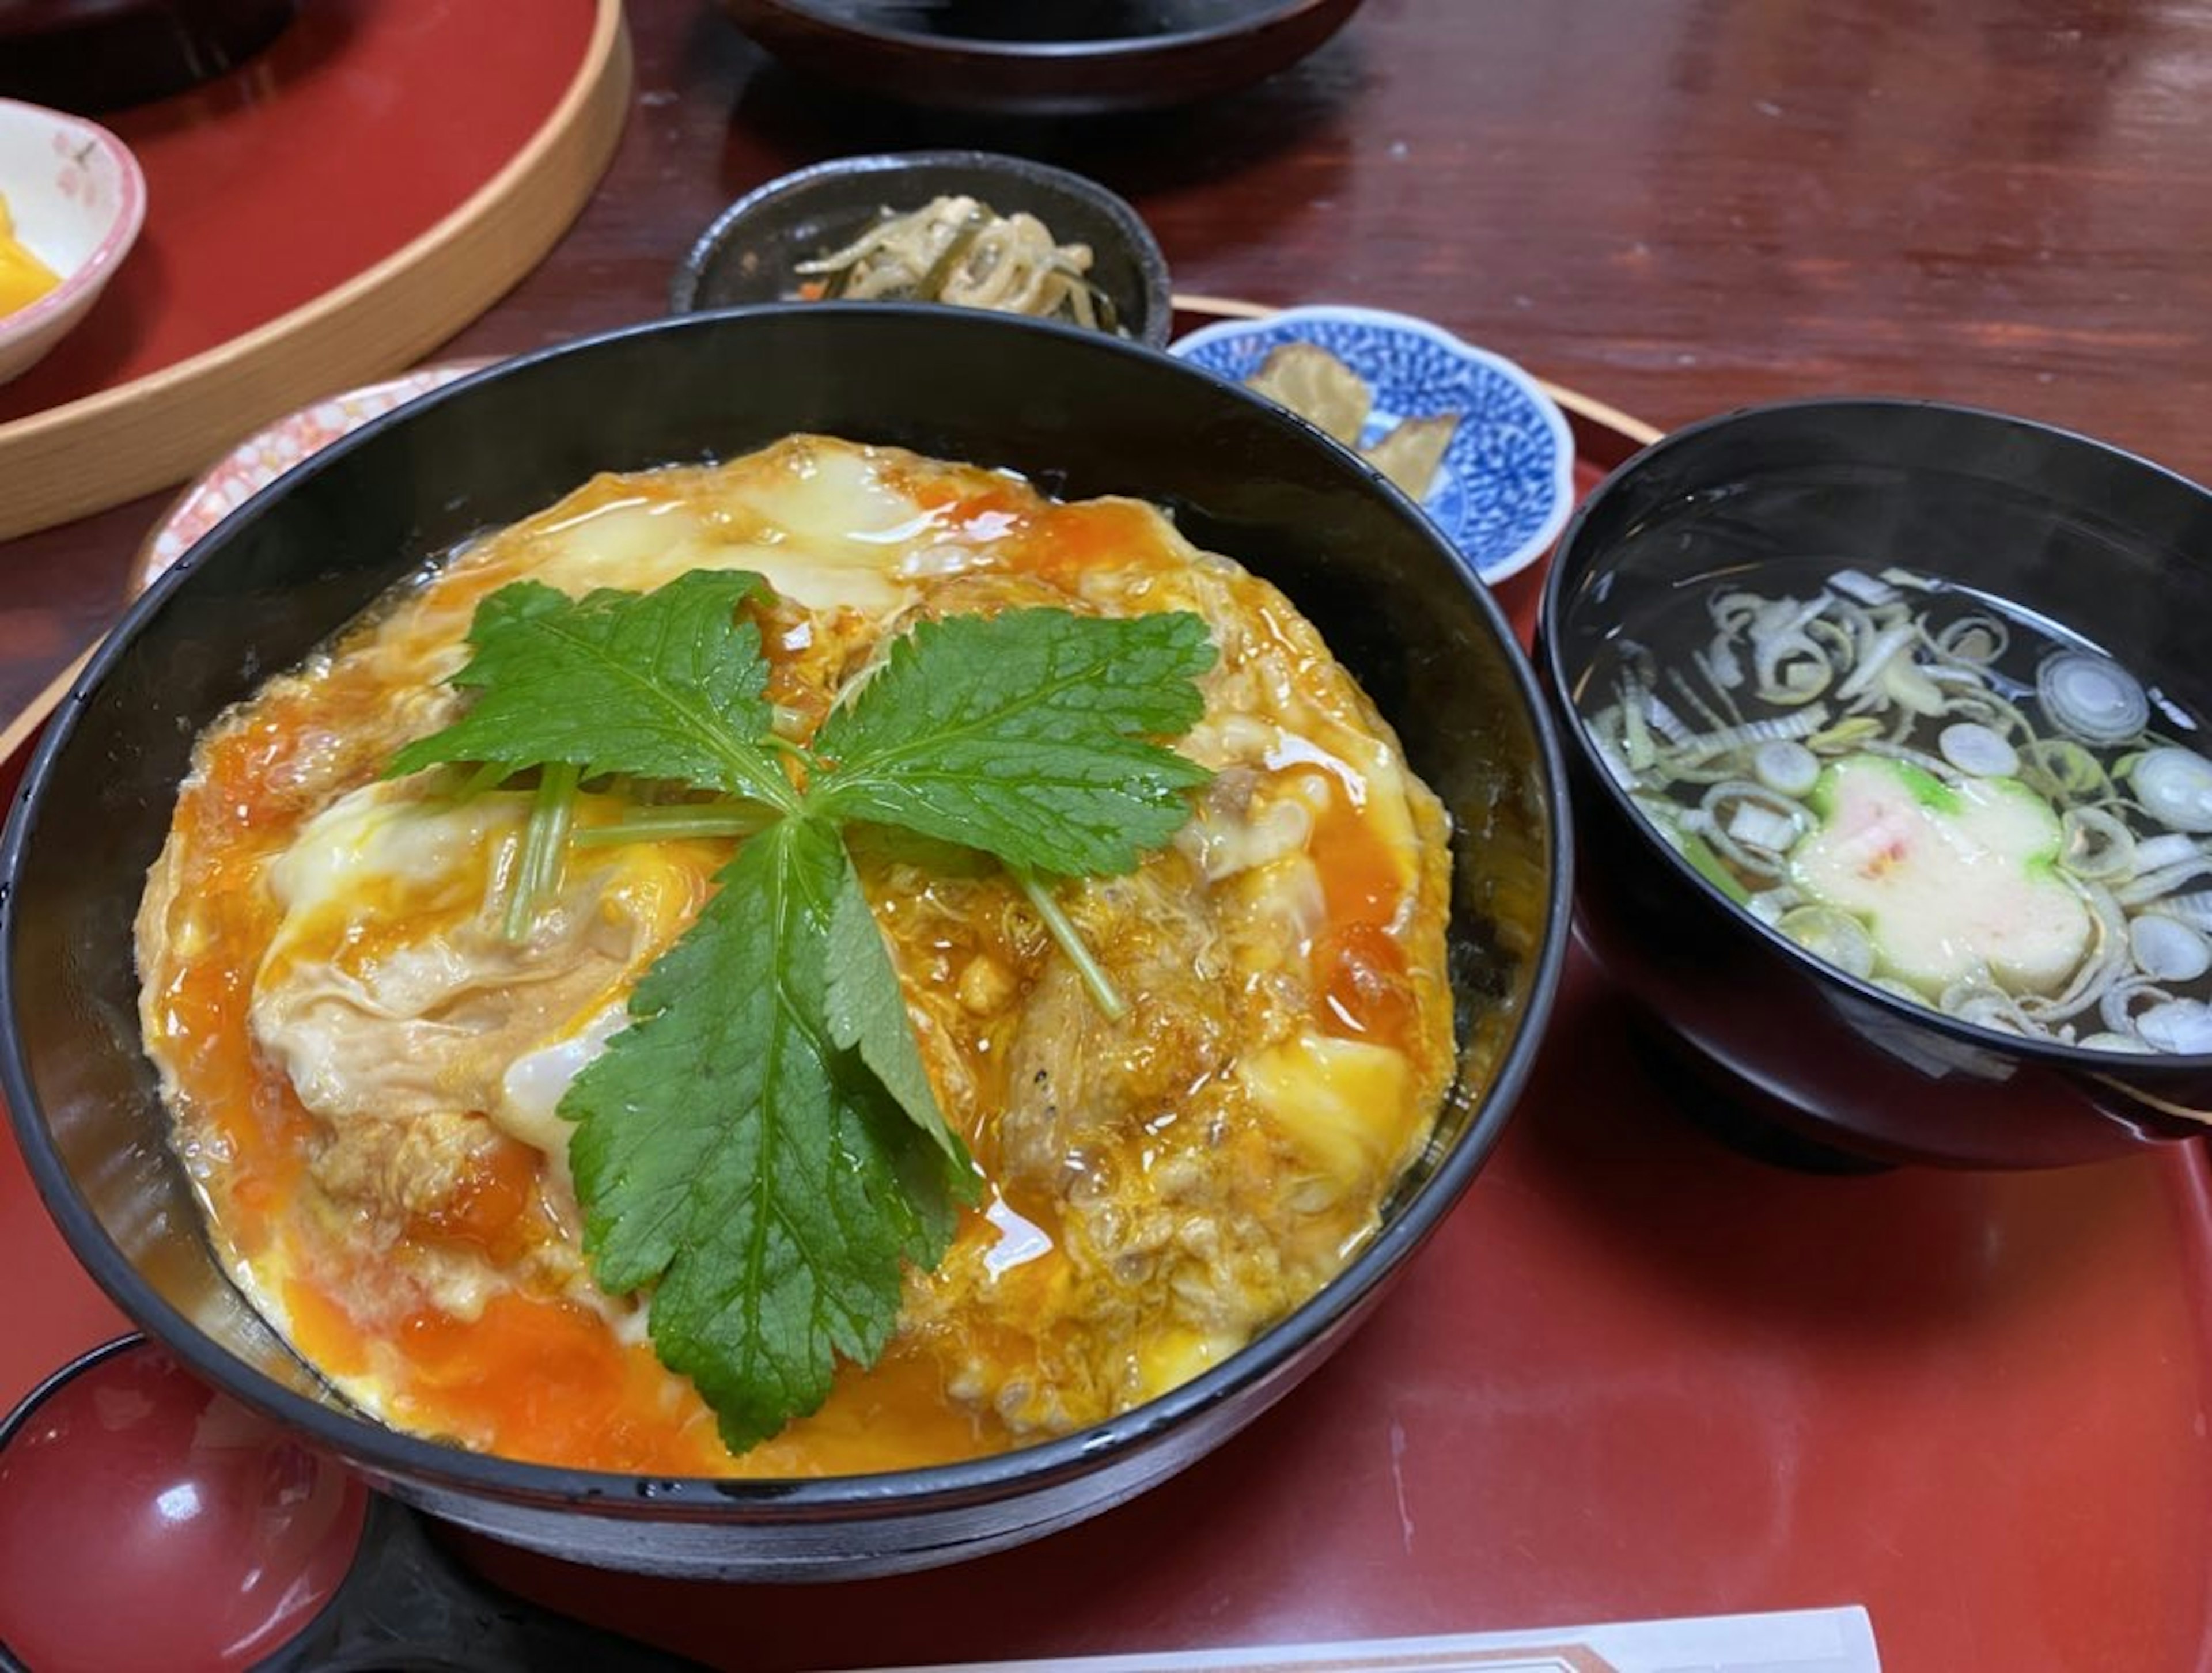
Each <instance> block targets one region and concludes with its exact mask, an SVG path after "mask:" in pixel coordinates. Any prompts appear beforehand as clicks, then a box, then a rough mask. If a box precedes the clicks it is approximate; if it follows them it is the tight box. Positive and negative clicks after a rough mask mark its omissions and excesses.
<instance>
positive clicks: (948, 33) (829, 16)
mask: <svg viewBox="0 0 2212 1673" xmlns="http://www.w3.org/2000/svg"><path fill="white" fill-rule="evenodd" d="M1360 3H1361V0H722V5H723V9H725V10H726V11H727V12H728V13H729V14H730V15H731V17H732V18H733V19H734V20H735V21H736V22H737V25H738V27H739V28H741V29H743V30H744V32H745V33H747V34H749V35H750V36H751V37H752V38H753V39H755V40H757V41H758V42H759V43H760V44H761V45H763V46H764V47H766V48H767V49H768V50H769V52H773V53H775V55H776V57H778V58H781V59H783V60H784V61H785V62H786V63H787V64H790V65H791V66H792V67H793V69H796V70H803V71H805V73H806V74H808V75H810V76H817V77H819V78H820V79H821V80H823V81H824V82H829V83H831V84H833V85H836V86H839V87H845V88H851V89H852V90H853V91H854V92H856V93H863V94H868V95H870V96H872V97H873V98H878V99H888V100H897V101H898V102H900V103H902V104H907V105H915V106H923V107H925V108H928V109H935V110H945V111H958V112H965V113H968V114H970V115H980V116H993V117H1030V118H1038V117H1042V118H1060V117H1091V116H1098V115H1102V114H1104V113H1107V112H1122V111H1148V110H1160V109H1165V108H1167V107H1170V106H1179V105H1193V104H1197V103H1199V102H1200V101H1202V100H1207V99H1212V98H1218V97H1220V96H1221V95H1223V94H1230V93H1233V92H1235V91H1237V89H1238V88H1244V87H1249V85H1251V84H1252V83H1253V82H1258V81H1261V80H1264V79H1265V78H1266V77H1267V76H1272V75H1273V74H1274V73H1275V72H1276V71H1278V70H1285V69H1287V68H1289V67H1290V66H1291V65H1292V64H1296V63H1297V62H1298V60H1300V59H1301V58H1304V57H1305V56H1306V55H1307V54H1308V53H1310V52H1314V51H1316V49H1317V48H1319V47H1320V46H1321V45H1322V44H1323V43H1324V42H1326V41H1327V40H1328V39H1329V37H1330V36H1332V35H1334V33H1336V32H1337V31H1338V30H1339V29H1340V28H1342V27H1344V25H1345V23H1346V21H1348V20H1349V19H1350V18H1351V16H1352V13H1353V12H1355V11H1357V10H1358V9H1359V6H1360Z"/></svg>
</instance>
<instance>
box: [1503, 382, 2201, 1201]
mask: <svg viewBox="0 0 2212 1673" xmlns="http://www.w3.org/2000/svg"><path fill="white" fill-rule="evenodd" d="M1807 556H1817V557H1820V558H1821V559H1822V560H1824V561H1826V560H1832V561H1833V562H1834V563H1835V565H1836V566H1837V567H1844V566H1850V567H1857V568H1858V569H1861V570H1863V571H1865V572H1867V573H1869V574H1874V573H1879V572H1881V570H1882V569H1884V568H1886V567H1889V566H1891V565H1898V564H1901V565H1903V566H1905V567H1907V568H1910V569H1912V570H1916V571H1917V572H1919V573H1923V574H1928V575H1932V576H1936V577H1940V578H1942V579H1947V580H1951V581H1955V582H1959V583H1961V584H1963V585H1966V586H1969V587H1972V588H1976V589H1979V590H1981V591H1984V592H1986V593H1987V594H1989V595H1990V596H1992V597H1996V598H2000V599H2004V600H2007V601H2009V602H2010V603H2013V604H2014V605H2015V606H2017V607H2019V608H2021V609H2025V610H2027V611H2028V612H2030V613H2032V614H2035V615H2041V616H2042V617H2044V618H2045V619H2047V620H2048V621H2052V622H2055V623H2057V624H2059V625H2060V626H2062V627H2064V628H2066V629H2069V630H2070V631H2071V632H2072V633H2076V634H2080V635H2082V636H2084V637H2086V638H2087V639H2089V640H2091V641H2092V642H2093V643H2094V644H2096V645H2098V646H2100V647H2101V648H2103V649H2104V650H2105V651H2106V652H2107V653H2108V654H2109V655H2111V656H2112V657H2114V658H2117V659H2118V660H2119V661H2120V662H2122V663H2123V664H2126V665H2127V666H2128V667H2130V669H2131V670H2133V671H2134V672H2135V673H2136V675H2137V676H2139V677H2141V678H2142V679H2144V680H2146V681H2147V682H2154V683H2155V684H2156V685H2157V686H2158V687H2159V688H2160V689H2162V690H2163V691H2164V692H2165V693H2166V694H2167V695H2168V696H2169V697H2171V698H2172V700H2174V701H2175V702H2176V703H2177V704H2179V706H2180V707H2181V708H2182V709H2184V710H2185V711H2187V712H2191V713H2193V714H2195V715H2197V716H2200V717H2203V716H2212V661H2208V659H2207V658H2205V656H2204V652H2203V633H2204V624H2205V623H2206V622H2207V621H2212V494H2208V493H2207V492H2206V491H2205V490H2204V489H2203V488H2200V487H2198V486H2197V485H2196V484H2195V483H2193V482H2187V481H2185V480H2184V479H2182V478H2181V477H2179V476H2174V475H2173V474H2172V473H2171V472H2169V471H2166V470H2161V469H2160V468H2159V467H2158V466H2156V465H2153V464H2147V463H2146V462H2144V461H2143V460H2142V459H2139V458H2134V457H2132V456H2131V455H2129V454H2126V453H2123V452H2119V451H2118V450H2117V449H2114V448H2112V447H2108V446H2105V445H2104V444H2102V443H2100V442H2096V441H2092V440H2088V439H2085V438H2083V437H2081V436H2077V435H2073V434H2069V433H2066V432H2063V431H2060V430H2056V429H2052V428H2051V427H2047V426H2045V425H2041V424H2036V423H2032V422H2029V421H2026V420H2023V419H2017V418H2008V417H2004V416H2001V415H1997V414H1994V413H1987V412H1978V411H1972V410H1968V409H1962V408H1957V407H1947V406H1941V405H1937V404H1934V403H1926V402H1907V401H1875V400H1844V399H1838V400H1826V401H1808V402H1795V403H1785V404H1782V405H1778V406H1771V407H1763V408H1754V409H1749V410H1747V411H1743V412H1739V413H1735V414H1732V415H1728V416H1725V417H1722V418H1716V419H1713V420H1711V421H1707V422H1705V423H1703V424H1699V425H1696V426H1693V427H1691V428H1689V429H1686V430H1682V431H1680V432H1677V433H1675V434H1674V435H1672V436H1670V437H1668V439H1665V440H1664V441H1662V442H1659V443H1657V444H1656V445H1654V446H1651V447H1650V448H1647V449H1646V450H1645V451H1644V452H1642V453H1640V454H1638V456H1637V457H1636V458H1633V459H1632V460H1631V461H1629V463H1628V464H1626V465H1624V466H1622V467H1621V468H1620V470H1618V471H1616V472H1614V474H1613V476H1611V477H1610V478H1609V479H1608V480H1607V482H1605V483H1604V484H1603V485H1602V486H1601V488H1599V490H1598V491H1597V493H1596V494H1594V495H1592V496H1591V498H1590V499H1589V500H1588V501H1587V502H1586V503H1585V504H1584V506H1583V508H1582V509H1581V511H1580V512H1577V515H1576V517H1575V518H1574V520H1573V521H1572V522H1571V523H1570V524H1568V526H1567V531H1566V533H1565V536H1562V538H1561V540H1560V543H1559V553H1558V556H1557V557H1556V559H1555V560H1554V561H1553V568H1552V572H1551V574H1550V576H1549V578H1548V579H1547V585H1546V587H1545V592H1544V599H1543V611H1542V625H1541V646H1540V651H1539V661H1540V666H1541V670H1542V673H1543V676H1544V679H1545V682H1546V685H1547V691H1548V694H1549V696H1550V698H1551V700H1552V702H1553V708H1554V711H1555V712H1556V714H1557V715H1558V717H1559V721H1560V723H1561V731H1562V733H1563V735H1564V736H1563V747H1564V748H1565V753H1566V757H1567V767H1568V779H1569V784H1570V786H1571V796H1572V800H1573V803H1574V808H1575V812H1576V815H1577V832H1578V833H1579V835H1580V838H1581V842H1580V859H1579V864H1578V875H1577V878H1576V894H1577V905H1578V907H1579V910H1580V913H1581V920H1580V921H1581V926H1582V932H1583V936H1584V937H1585V938H1586V939H1587V940H1588V941H1589V944H1590V946H1591V948H1592V949H1593V950H1594V951H1595V953H1596V955H1597V956H1598V958H1599V961H1601V963H1602V964H1603V965H1604V966H1605V967H1606V969H1607V973H1608V974H1610V975H1611V976H1613V978H1614V979H1615V980H1616V981H1617V982H1619V983H1620V985H1621V986H1622V987H1623V988H1625V989H1626V991H1627V993H1628V995H1629V997H1630V998H1631V1000H1632V1003H1633V1005H1634V1007H1635V1009H1636V1012H1637V1015H1638V1017H1639V1019H1640V1021H1641V1022H1642V1024H1643V1025H1644V1034H1645V1037H1646V1039H1647V1040H1649V1041H1650V1043H1651V1044H1652V1045H1653V1046H1654V1047H1655V1048H1656V1051H1657V1052H1660V1053H1661V1054H1662V1060H1663V1061H1664V1062H1666V1063H1668V1064H1671V1065H1672V1066H1673V1067H1674V1068H1675V1069H1678V1070H1680V1071H1682V1083H1683V1086H1684V1091H1685V1095H1686V1098H1687V1099H1688V1100H1689V1101H1690V1102H1691V1104H1692V1106H1693V1107H1694V1108H1696V1109H1697V1110H1698V1111H1699V1112H1701V1113H1703V1114H1705V1115H1707V1116H1709V1117H1711V1118H1714V1119H1715V1120H1717V1122H1719V1123H1720V1124H1723V1126H1724V1127H1725V1128H1726V1129H1727V1130H1729V1132H1730V1133H1731V1134H1733V1135H1734V1136H1735V1137H1741V1138H1745V1139H1748V1140H1750V1141H1751V1142H1752V1143H1753V1144H1754V1145H1755V1146H1758V1145H1763V1144H1765V1143H1767V1142H1768V1141H1770V1140H1777V1139H1778V1141H1779V1142H1778V1143H1777V1144H1776V1145H1775V1146H1774V1149H1775V1154H1777V1155H1778V1157H1779V1158H1780V1159H1783V1160H1790V1161H1803V1162H1806V1163H1808V1164H1810V1165H1814V1166H1820V1165H1822V1164H1823V1163H1824V1162H1826V1161H1842V1160H1844V1159H1855V1160H1857V1161H1861V1162H1871V1163H1875V1164H1881V1163H1891V1162H1925V1163H1934V1164H1940V1165H1948V1166H1953V1167H1992V1168H1994V1167H2055V1166H2058V1165H2062V1164H2065V1163H2069V1162H2081V1161H2093V1160H2096V1159H2098V1158H2100V1157H2106V1156H2112V1155H2121V1154H2124V1153H2125V1152H2127V1151H2130V1150H2131V1149H2136V1148H2138V1147H2139V1146H2141V1145H2142V1144H2145V1143H2152V1142H2155V1141H2158V1140H2163V1139H2173V1138H2180V1137H2192V1136H2201V1135H2202V1134H2203V1132H2204V1130H2205V1127H2204V1124H2203V1121H2204V1120H2208V1119H2212V1058H2207V1057H2174V1056H2156V1057H2151V1056H2134V1055H2124V1054H2119V1053H2113V1052H2091V1051H2086V1050H2082V1049H2080V1048H2078V1047H2074V1046H2063V1045H2059V1044H2056V1043H2051V1042H2045V1041H2039V1040H2024V1039H2021V1038H2018V1037H2016V1036H2013V1035H2009V1034H2002V1033H1999V1032H1997V1031H1996V1030H1995V1029H1990V1028H1984V1027H1975V1026H1972V1025H1970V1024H1967V1023H1964V1022H1960V1021H1955V1020H1954V1019H1952V1018H1950V1017H1948V1016H1945V1015H1941V1014H1940V1013H1938V1012H1936V1011H1935V1010H1933V1009H1929V1008H1927V1007H1924V1006H1921V1005H1917V1004H1914V1003H1910V1002H1908V1001H1906V1000H1904V999H1901V998H1899V997H1895V996H1893V995H1891V994H1889V993H1887V992H1885V991H1882V990H1881V989H1880V988H1877V987H1875V986H1873V985H1870V984H1869V983H1866V982H1862V981H1858V980H1857V979H1853V978H1851V977H1849V976H1846V975H1844V973H1841V972H1840V971H1838V969H1836V968H1835V967H1833V966H1832V965H1829V964H1827V963H1825V962H1824V961H1820V959H1817V958H1815V957H1814V956H1813V955H1810V954H1808V953H1807V952H1805V951H1804V950H1803V949H1801V948H1799V947H1797V946H1796V944H1795V943H1792V942H1790V941H1789V940H1788V939H1787V938H1785V937H1783V936H1781V935H1780V934H1778V933H1777V932H1776V931H1774V930H1771V929H1769V928H1767V927H1766V926H1765V925H1764V924H1760V923H1759V922H1758V921H1757V920H1756V919H1755V918H1753V917H1752V916H1751V915H1750V914H1749V913H1747V912H1744V911H1743V910H1741V908H1740V907H1738V906H1735V904H1733V903H1732V902H1731V901H1730V900H1729V899H1728V898H1727V897H1726V896H1725V895H1723V894H1722V893H1721V892H1720V890H1719V889H1718V888H1715V887H1714V886H1713V884H1712V883H1711V882H1709V881H1708V880H1707V879H1706V878H1705V877H1704V876H1701V875H1700V874H1699V872H1698V871H1697V870H1695V869H1694V868H1692V866H1691V864H1689V862H1688V861H1686V860H1685V859H1684V858H1682V857H1681V856H1680V854H1678V853H1677V852H1675V851H1674V849H1673V848H1672V847H1671V846H1668V844H1667V842H1666V841H1665V840H1663V839H1662V838H1661V837H1660V836H1659V834H1658V833H1657V831H1656V827H1653V826H1652V825H1651V824H1650V822H1649V821H1646V820H1645V819H1644V817H1643V816H1642V815H1640V814H1638V812H1637V811H1636V810H1635V809H1634V808H1633V806H1632V804H1631V803H1630V801H1629V799H1628V797H1627V795H1626V792H1625V791H1623V790H1622V789H1621V788H1620V786H1619V785H1617V784H1616V783H1615V782H1614V780H1613V777H1612V775H1611V774H1610V773H1607V770H1606V768H1605V767H1604V764H1603V762H1602V761H1601V760H1600V758H1599V756H1598V755H1597V753H1596V751H1595V748H1594V747H1593V745H1592V743H1591V742H1590V738H1589V734H1588V733H1587V732H1586V731H1585V730H1583V726H1582V724H1581V723H1580V721H1579V720H1578V719H1577V718H1576V716H1575V712H1574V706H1573V695H1574V694H1575V693H1576V692H1577V691H1578V690H1579V689H1580V688H1581V687H1582V686H1583V682H1584V679H1585V676H1587V675H1588V674H1589V670H1590V669H1591V667H1592V664H1593V662H1594V661H1595V659H1596V658H1597V657H1598V655H1599V652H1600V651H1601V647H1603V646H1604V645H1605V644H1606V643H1607V641H1608V640H1609V639H1612V638H1613V636H1615V635H1616V634H1618V633H1620V632H1621V631H1622V627H1623V624H1624V623H1625V622H1628V621H1634V620H1636V619H1637V617H1638V615H1641V614H1642V613H1643V612H1644V611H1645V610H1647V609H1650V607H1651V606H1652V604H1653V603H1655V601H1657V600H1659V599H1662V598H1663V597H1667V596H1668V595H1669V594H1671V593H1674V592H1675V591H1679V590H1685V589H1686V590H1690V591H1696V592H1699V593H1702V592H1703V591H1705V590H1706V589H1707V588H1708V587H1709V586H1710V585H1711V578H1712V577H1714V576H1716V575H1717V574H1719V573H1726V574H1727V575H1728V576H1729V578H1730V579H1732V580H1740V581H1741V583H1742V584H1743V585H1746V586H1747V587H1750V588H1752V589H1753V590H1757V589H1758V587H1759V566H1761V565H1763V564H1766V563H1771V562H1774V561H1789V560H1791V559H1802V558H1804V557H1807ZM1784 590H1786V588H1785V589H1784ZM2092 1026H2094V1025H2093V1024H2092ZM2191 1110H2203V1111H2205V1112H2207V1114H2206V1116H2205V1117H2204V1118H2203V1119H2197V1118H2191V1115H2190V1114H2189V1113H2188V1112H2190V1111H2191Z"/></svg>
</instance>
